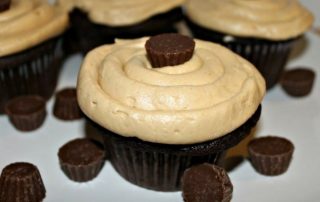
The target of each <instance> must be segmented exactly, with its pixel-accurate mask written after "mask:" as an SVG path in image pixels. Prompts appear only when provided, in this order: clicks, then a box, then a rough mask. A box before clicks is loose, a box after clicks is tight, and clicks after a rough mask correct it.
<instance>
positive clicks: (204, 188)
mask: <svg viewBox="0 0 320 202" xmlns="http://www.w3.org/2000/svg"><path fill="white" fill-rule="evenodd" d="M232 191H233V186H232V184H231V181H230V179H229V177H228V175H227V172H226V171H225V170H224V169H223V168H220V167H218V166H215V165H211V164H208V163H204V164H200V165H197V166H194V167H191V168H189V169H187V170H186V171H185V172H184V174H183V177H182V192H183V199H184V201H185V202H228V201H230V200H231V198H232Z"/></svg>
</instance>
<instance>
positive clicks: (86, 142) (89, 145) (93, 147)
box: [58, 139, 104, 182]
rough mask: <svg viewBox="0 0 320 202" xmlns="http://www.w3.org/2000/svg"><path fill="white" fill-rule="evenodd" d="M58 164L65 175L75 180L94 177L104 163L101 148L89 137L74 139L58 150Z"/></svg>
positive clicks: (87, 179)
mask: <svg viewBox="0 0 320 202" xmlns="http://www.w3.org/2000/svg"><path fill="white" fill-rule="evenodd" d="M58 157H59V161H60V166H61V169H62V171H63V172H64V173H65V174H66V176H67V177H68V178H69V179H71V180H73V181H76V182H87V181H90V180H92V179H94V178H95V177H96V176H97V175H98V174H99V172H100V170H101V168H102V166H103V163H104V151H103V148H102V147H101V146H100V145H99V144H98V143H97V142H95V141H93V140H91V139H75V140H72V141H70V142H68V143H66V144H65V145H63V146H62V147H61V148H60V149H59V152H58Z"/></svg>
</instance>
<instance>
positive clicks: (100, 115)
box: [77, 34, 265, 191]
mask: <svg viewBox="0 0 320 202" xmlns="http://www.w3.org/2000/svg"><path fill="white" fill-rule="evenodd" d="M145 44H146V49H145ZM192 44H194V45H195V46H194V52H193V49H192ZM190 47H191V48H190ZM190 53H191V54H190ZM148 58H149V59H150V60H151V61H152V62H150V61H149V59H148ZM151 64H152V65H153V66H152V65H151ZM159 67H161V68H159ZM264 94H265V83H264V79H263V78H262V76H261V75H260V74H259V72H258V71H257V70H256V68H254V66H252V65H251V64H250V63H249V62H247V61H246V60H244V59H242V58H241V57H239V56H237V55H235V54H234V53H232V52H231V51H229V50H228V49H226V48H224V47H222V46H219V45H216V44H213V43H211V42H204V41H200V40H194V41H193V40H192V39H191V38H188V37H185V36H182V35H178V34H164V35H159V36H155V37H152V38H150V40H149V38H140V39H135V40H125V41H116V43H115V44H112V45H105V46H101V47H99V48H97V49H94V50H93V51H91V52H89V54H88V55H87V56H86V57H85V60H84V63H83V65H82V67H81V70H80V73H79V77H78V86H77V95H78V102H79V105H80V108H81V109H82V110H83V112H84V113H85V114H86V115H87V116H88V118H89V119H91V120H92V121H93V122H94V123H96V124H98V125H100V127H99V128H100V131H101V133H102V134H103V137H104V138H105V145H106V148H107V150H108V153H109V156H110V161H111V163H112V165H113V166H114V168H115V169H116V170H117V171H118V173H119V174H120V175H121V176H123V177H124V178H125V179H126V180H128V181H130V182H132V183H134V184H136V185H139V186H142V187H145V188H148V189H153V190H160V191H175V190H179V189H180V177H181V176H182V174H183V171H184V170H185V169H186V168H188V167H190V166H192V165H195V164H199V163H204V162H208V163H218V161H219V159H220V157H221V155H223V153H224V152H225V151H226V150H227V149H228V148H230V147H232V146H234V145H236V144H237V143H238V142H240V141H241V140H242V139H243V138H244V137H245V136H246V135H247V134H248V132H249V131H250V129H251V128H252V127H254V125H255V124H256V123H257V121H258V119H259V117H260V107H259V105H260V102H261V100H262V98H263V96H264Z"/></svg>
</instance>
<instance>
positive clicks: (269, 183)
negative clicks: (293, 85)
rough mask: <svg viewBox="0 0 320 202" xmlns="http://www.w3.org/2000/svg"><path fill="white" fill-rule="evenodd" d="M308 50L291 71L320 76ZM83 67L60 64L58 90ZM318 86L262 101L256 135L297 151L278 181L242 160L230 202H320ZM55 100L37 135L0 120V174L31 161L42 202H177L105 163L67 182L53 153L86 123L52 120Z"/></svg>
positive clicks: (318, 40) (317, 42)
mask: <svg viewBox="0 0 320 202" xmlns="http://www.w3.org/2000/svg"><path fill="white" fill-rule="evenodd" d="M302 2H303V3H304V4H305V5H306V6H307V7H308V8H310V9H311V10H313V12H314V13H315V14H316V15H317V21H316V23H315V24H316V26H318V27H319V26H320V23H319V21H320V16H319V14H320V13H316V12H318V10H319V9H320V2H319V0H304V1H302ZM306 39H307V46H306V47H305V48H304V50H303V52H302V53H300V54H299V55H298V56H296V57H294V58H293V59H291V61H290V63H289V64H288V66H289V68H290V67H294V66H297V65H303V66H309V67H312V68H313V69H314V70H315V71H316V72H317V75H320V69H319V68H320V55H319V48H320V36H319V35H318V36H317V35H316V34H314V33H312V32H310V33H308V34H307V35H306ZM80 63H81V57H80V56H79V55H76V56H73V57H71V58H70V59H69V60H68V61H67V62H66V63H65V65H64V70H63V72H62V74H61V80H60V82H59V85H58V89H61V88H63V87H65V86H75V85H76V76H77V71H78V68H79V66H80ZM319 100H320V82H319V78H317V81H316V82H315V85H314V89H313V91H312V94H311V95H309V96H307V97H304V98H299V99H297V98H291V97H288V96H287V95H286V94H285V93H284V92H283V91H282V89H281V88H280V87H279V86H277V87H275V88H274V89H272V90H271V91H269V92H268V95H267V96H266V97H265V100H264V101H263V111H262V118H261V120H260V123H259V127H258V129H257V131H256V135H257V136H264V135H268V134H274V135H278V136H283V137H287V138H289V139H290V140H292V141H293V143H294V145H295V152H294V158H293V161H292V164H291V166H290V168H289V170H288V171H287V172H286V173H285V174H283V175H281V176H278V177H265V176H262V175H260V174H258V173H256V172H255V171H254V170H253V168H252V167H251V165H250V164H249V162H247V161H245V162H244V163H243V164H241V165H240V166H239V167H237V169H235V170H233V171H232V172H231V173H230V178H231V180H232V183H233V185H234V192H233V199H232V201H233V202H269V201H275V202H302V201H303V202H317V201H320V179H319V177H318V176H319V173H320V172H319V168H320V158H319V157H318V154H319V153H320V147H319V145H320V134H319V132H318V131H319V129H318V128H319V123H320V101H319ZM52 104H53V99H51V100H50V102H49V103H48V105H47V110H48V112H49V113H48V114H49V115H48V117H47V119H46V121H45V123H44V125H43V126H42V127H41V128H40V129H39V130H37V131H35V132H31V133H21V132H18V131H17V130H15V129H14V128H13V127H12V125H11V124H10V123H9V121H8V120H7V117H5V116H0V170H1V169H2V168H4V167H5V166H6V165H8V164H10V163H13V162H17V161H27V162H31V163H33V164H35V165H37V167H38V168H39V170H40V172H41V175H42V178H43V181H44V183H45V186H46V190H47V196H46V198H45V200H44V202H58V201H59V202H73V201H78V202H91V201H94V202H105V201H113V202H131V201H141V202H149V201H153V202H164V201H170V202H181V201H182V197H181V192H176V193H160V192H153V191H149V190H145V189H142V188H139V187H136V186H134V185H132V184H130V183H128V182H126V181H125V180H123V179H122V178H121V177H120V176H119V175H118V174H117V173H116V172H115V171H114V170H113V168H112V167H111V166H110V163H109V162H107V163H106V164H105V166H104V168H103V169H102V171H101V173H100V174H99V176H98V177H97V178H96V179H95V180H93V181H91V182H89V183H83V184H79V183H75V182H72V181H70V180H68V179H67V177H65V175H64V174H63V173H62V171H61V170H60V168H59V163H58V157H57V151H58V149H59V148H60V146H61V145H63V144H64V143H66V142H67V141H69V140H71V139H73V138H76V137H83V136H84V134H85V133H84V122H83V121H75V122H64V121H60V120H58V119H56V118H54V117H53V116H52V114H51V113H52Z"/></svg>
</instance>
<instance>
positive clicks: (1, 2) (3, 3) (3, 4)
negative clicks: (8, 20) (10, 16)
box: [0, 0, 11, 12]
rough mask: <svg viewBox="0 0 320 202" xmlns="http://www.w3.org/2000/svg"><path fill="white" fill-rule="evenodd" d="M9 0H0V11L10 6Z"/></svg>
mask: <svg viewBox="0 0 320 202" xmlns="http://www.w3.org/2000/svg"><path fill="white" fill-rule="evenodd" d="M10 4H11V0H0V12H3V11H6V10H8V9H9V8H10Z"/></svg>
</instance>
